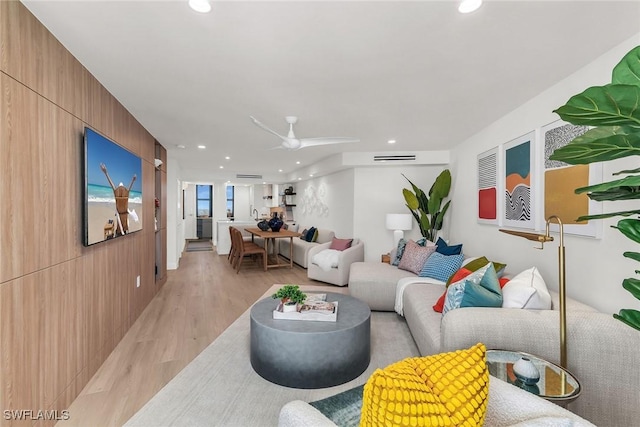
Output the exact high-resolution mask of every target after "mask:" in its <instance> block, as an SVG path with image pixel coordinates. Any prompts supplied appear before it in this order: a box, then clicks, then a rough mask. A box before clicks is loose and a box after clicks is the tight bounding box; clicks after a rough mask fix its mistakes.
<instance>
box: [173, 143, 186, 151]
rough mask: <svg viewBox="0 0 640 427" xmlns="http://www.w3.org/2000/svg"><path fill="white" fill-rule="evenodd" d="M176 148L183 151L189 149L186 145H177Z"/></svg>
mask: <svg viewBox="0 0 640 427" xmlns="http://www.w3.org/2000/svg"><path fill="white" fill-rule="evenodd" d="M176 147H177V148H179V149H181V150H184V149H185V148H187V147H185V146H184V145H182V144H178V145H176Z"/></svg>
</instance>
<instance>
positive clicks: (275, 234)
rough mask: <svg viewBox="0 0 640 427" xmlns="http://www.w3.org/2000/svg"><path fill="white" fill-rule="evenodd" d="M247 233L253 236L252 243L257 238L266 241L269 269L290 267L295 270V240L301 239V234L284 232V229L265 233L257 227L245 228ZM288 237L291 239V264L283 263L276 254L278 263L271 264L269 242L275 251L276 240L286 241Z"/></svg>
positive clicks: (265, 248) (265, 247)
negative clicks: (295, 238)
mask: <svg viewBox="0 0 640 427" xmlns="http://www.w3.org/2000/svg"><path fill="white" fill-rule="evenodd" d="M245 231H246V232H247V233H250V234H251V241H252V242H253V239H254V237H255V236H257V237H261V238H263V239H264V250H265V251H266V252H267V268H277V267H286V266H287V265H288V266H289V268H293V238H294V237H300V233H298V232H295V231H290V230H283V229H280V230H278V231H271V230H267V231H263V230H260V229H259V228H257V227H247V228H245ZM287 237H288V238H289V240H290V243H291V244H290V245H289V263H281V262H280V257H278V254H277V253H275V259H276V262H275V263H272V264H269V242H272V243H271V245H272V246H273V249H274V250H275V247H276V244H275V243H276V240H275V239H286V238H287Z"/></svg>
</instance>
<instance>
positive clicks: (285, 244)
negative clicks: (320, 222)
mask: <svg viewBox="0 0 640 427" xmlns="http://www.w3.org/2000/svg"><path fill="white" fill-rule="evenodd" d="M309 228H311V227H302V226H300V227H298V229H299V230H300V231H302V230H306V229H309ZM334 236H335V233H334V232H333V231H331V230H326V229H323V228H318V238H317V239H316V241H315V242H307V241H306V240H302V239H300V238H299V237H294V238H293V262H295V263H296V264H298V265H299V266H301V267H304V268H307V267H308V258H309V251H310V250H311V248H313V247H315V246H317V245H319V244H321V243H327V242H331V240H332V239H333V238H334ZM278 245H279V249H278V251H279V253H280V255H282V256H283V257H285V258H287V259H289V256H290V247H291V246H290V244H289V239H278Z"/></svg>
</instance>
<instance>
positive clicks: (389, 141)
mask: <svg viewBox="0 0 640 427" xmlns="http://www.w3.org/2000/svg"><path fill="white" fill-rule="evenodd" d="M395 143H396V140H395V139H390V140H388V141H387V144H395Z"/></svg>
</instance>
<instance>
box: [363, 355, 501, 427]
mask: <svg viewBox="0 0 640 427" xmlns="http://www.w3.org/2000/svg"><path fill="white" fill-rule="evenodd" d="M485 351H486V350H485V346H484V345H483V344H481V343H478V344H476V345H475V346H473V347H471V348H469V349H466V350H458V351H454V352H450V353H441V354H436V355H433V356H427V357H412V358H408V359H404V360H401V361H400V362H396V363H394V364H392V365H389V366H387V367H386V368H384V369H377V370H376V371H375V372H374V373H373V375H372V376H371V377H370V378H369V380H368V381H367V383H366V384H365V386H364V392H363V398H362V416H361V418H360V426H379V425H407V426H409V425H422V422H424V420H425V418H427V419H428V420H429V421H430V424H429V425H431V426H452V425H466V426H471V425H482V424H483V421H484V417H485V413H486V409H487V403H488V399H489V371H488V369H487V365H486V362H485ZM419 423H420V424H419Z"/></svg>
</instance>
